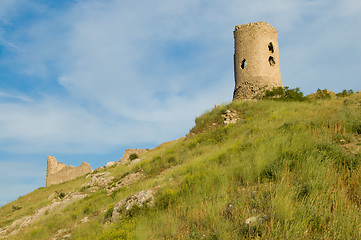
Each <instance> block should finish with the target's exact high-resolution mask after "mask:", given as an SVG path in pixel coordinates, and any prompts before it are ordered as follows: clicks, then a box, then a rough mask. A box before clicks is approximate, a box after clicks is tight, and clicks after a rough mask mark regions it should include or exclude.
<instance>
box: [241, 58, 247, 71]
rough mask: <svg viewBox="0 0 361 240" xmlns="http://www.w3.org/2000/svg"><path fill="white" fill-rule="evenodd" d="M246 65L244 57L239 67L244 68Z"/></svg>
mask: <svg viewBox="0 0 361 240" xmlns="http://www.w3.org/2000/svg"><path fill="white" fill-rule="evenodd" d="M246 65H247V62H246V59H243V61H242V63H241V68H242V69H244V68H245V67H246Z"/></svg>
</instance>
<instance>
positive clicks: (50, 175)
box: [46, 156, 93, 187]
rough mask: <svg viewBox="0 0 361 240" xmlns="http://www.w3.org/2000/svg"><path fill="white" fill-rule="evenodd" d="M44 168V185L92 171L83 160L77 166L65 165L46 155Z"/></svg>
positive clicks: (60, 181) (67, 179)
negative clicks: (45, 167) (45, 166)
mask: <svg viewBox="0 0 361 240" xmlns="http://www.w3.org/2000/svg"><path fill="white" fill-rule="evenodd" d="M47 164H48V165H47V169H46V186H47V187H48V186H50V185H53V184H57V183H63V182H66V181H69V180H72V179H75V178H77V177H80V176H83V175H85V174H87V173H91V172H93V170H92V168H91V167H90V165H89V164H88V163H86V162H83V163H82V164H81V165H80V166H79V167H73V166H67V165H66V164H64V163H58V161H57V160H56V158H55V157H52V156H48V158H47Z"/></svg>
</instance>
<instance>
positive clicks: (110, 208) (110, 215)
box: [104, 206, 114, 221]
mask: <svg viewBox="0 0 361 240" xmlns="http://www.w3.org/2000/svg"><path fill="white" fill-rule="evenodd" d="M113 211H114V207H113V206H111V207H109V208H108V209H107V211H106V212H105V215H104V221H108V220H110V218H111V217H112V215H113Z"/></svg>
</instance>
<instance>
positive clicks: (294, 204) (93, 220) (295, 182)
mask: <svg viewBox="0 0 361 240" xmlns="http://www.w3.org/2000/svg"><path fill="white" fill-rule="evenodd" d="M321 93H322V91H321ZM322 94H324V93H322ZM297 96H299V95H297ZM229 109H231V110H234V111H235V112H237V113H238V114H239V115H240V118H241V120H239V121H238V122H237V123H235V124H231V125H225V124H224V123H223V117H222V114H223V113H225V111H226V110H229ZM360 116H361V93H355V94H352V93H350V94H345V95H340V96H339V97H336V96H335V97H333V98H330V99H327V100H325V99H319V98H315V99H313V100H308V101H287V102H283V101H273V100H267V99H265V100H260V101H257V102H251V101H248V102H247V101H246V102H244V101H243V102H241V101H236V102H232V103H230V104H227V105H224V106H219V107H216V108H214V109H213V110H212V111H210V112H207V113H205V114H204V115H202V116H201V117H199V118H197V119H196V125H195V127H194V128H193V129H192V130H191V131H190V134H188V136H187V137H186V138H182V139H179V140H177V141H173V142H170V143H166V144H163V145H161V146H159V147H158V148H156V149H154V150H152V151H150V152H148V153H146V154H145V155H144V157H145V158H144V159H143V160H142V161H140V162H138V163H135V164H129V165H121V166H118V167H112V168H109V169H106V170H104V171H107V172H110V173H111V175H112V176H114V177H115V179H114V181H113V182H112V183H111V184H114V183H115V182H116V181H118V180H121V179H122V178H123V177H125V176H127V175H129V174H131V173H135V172H141V173H142V174H144V176H145V177H144V179H142V181H138V182H135V183H133V184H132V185H131V186H130V187H122V188H119V189H118V190H116V191H114V192H113V193H112V194H111V195H108V194H107V191H106V188H105V189H100V190H98V191H96V192H91V191H90V189H88V188H85V187H82V186H83V184H84V183H85V181H86V179H85V178H84V177H81V178H78V179H76V180H74V181H70V182H67V183H64V184H59V185H54V186H51V187H48V188H41V189H38V190H36V191H34V192H33V193H30V194H28V195H26V196H23V197H21V198H19V199H18V200H17V201H14V202H12V203H10V204H8V205H6V206H4V207H2V208H0V227H4V226H6V225H9V224H11V223H12V222H13V221H14V220H16V219H18V218H20V217H22V216H27V215H29V214H31V212H33V211H34V210H36V209H38V208H40V207H42V206H46V205H47V204H49V203H50V200H48V197H49V196H50V195H51V194H53V193H54V192H58V193H60V192H63V193H65V194H68V192H70V191H71V190H76V191H79V192H82V193H85V194H87V197H85V198H83V199H81V200H79V201H77V202H75V203H74V204H71V205H68V206H66V207H65V208H62V209H55V210H53V211H51V212H48V213H47V214H44V215H43V216H42V217H41V218H39V219H37V221H36V222H35V223H33V224H32V225H30V227H29V228H27V229H26V230H24V231H22V232H20V233H18V235H16V236H14V237H13V239H50V238H51V237H53V236H54V235H55V234H56V232H57V231H58V230H59V229H65V230H66V231H67V233H71V236H70V238H71V239H209V240H210V239H360V238H361V232H360V231H361V229H360V224H361V209H360V205H361V188H360V177H361V175H360V173H361V165H360V163H361V154H360V153H359V152H358V149H359V148H360V145H361V117H360ZM109 187H110V186H108V188H109ZM145 189H153V190H154V191H155V204H154V206H151V207H147V206H145V207H135V208H133V209H132V210H131V211H129V212H125V213H124V214H123V216H122V218H121V219H119V220H117V221H115V222H111V221H110V219H111V215H112V212H113V208H114V206H115V205H116V203H118V202H119V201H120V200H122V199H126V198H127V197H129V196H131V195H132V194H135V193H137V192H139V191H141V190H145ZM12 206H16V207H22V208H21V209H18V210H15V209H14V208H13V207H12ZM84 217H88V218H89V221H87V222H84V223H80V221H81V220H82V219H84ZM9 239H12V238H11V237H10V238H9Z"/></svg>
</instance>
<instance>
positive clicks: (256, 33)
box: [233, 22, 283, 100]
mask: <svg viewBox="0 0 361 240" xmlns="http://www.w3.org/2000/svg"><path fill="white" fill-rule="evenodd" d="M233 34H234V75H235V89H234V93H233V100H237V99H253V98H255V97H259V96H262V95H263V92H264V91H265V90H266V89H272V88H274V87H283V84H282V82H281V71H280V60H279V59H280V58H279V51H278V36H277V30H276V29H275V28H274V27H272V26H271V25H270V24H268V23H266V22H257V23H249V24H243V25H237V26H236V27H235V30H234V32H233Z"/></svg>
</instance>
